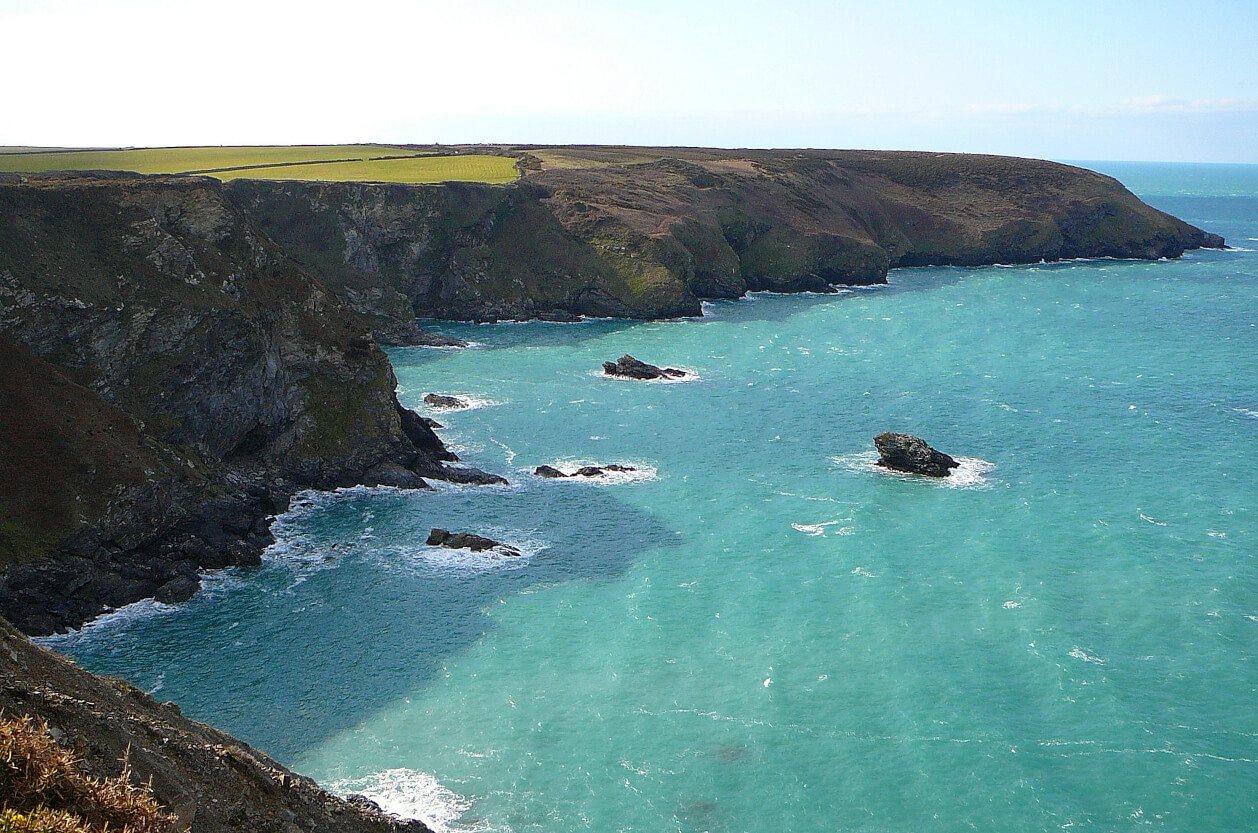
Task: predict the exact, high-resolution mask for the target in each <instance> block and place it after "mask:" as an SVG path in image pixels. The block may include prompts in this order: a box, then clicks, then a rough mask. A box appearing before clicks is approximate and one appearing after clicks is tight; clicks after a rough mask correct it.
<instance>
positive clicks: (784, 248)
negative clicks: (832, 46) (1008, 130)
mask: <svg viewBox="0 0 1258 833" xmlns="http://www.w3.org/2000/svg"><path fill="white" fill-rule="evenodd" d="M481 150H482V151H483V150H484V149H483V148H482V149H481ZM497 151H498V152H500V153H504V154H514V155H517V156H519V157H520V158H521V165H520V167H521V168H522V170H524V171H525V172H526V176H525V177H524V178H523V179H521V180H520V181H519V182H517V183H515V184H513V185H509V186H489V185H474V184H449V185H429V186H425V185H411V186H408V185H396V184H368V183H317V182H264V181H251V180H237V181H235V182H232V183H230V184H229V185H228V193H229V194H230V195H231V196H232V198H233V199H234V200H235V201H236V203H237V204H238V205H239V206H240V207H241V209H242V210H244V211H245V212H246V213H247V214H249V216H250V217H252V218H253V219H254V220H255V221H256V222H257V223H258V225H259V226H260V227H261V228H262V229H264V230H265V231H266V232H267V234H269V235H270V236H271V237H272V238H274V239H275V240H276V241H277V242H279V243H280V244H281V245H283V246H284V247H285V249H286V251H287V252H288V254H289V255H290V256H291V257H293V258H294V259H295V260H297V261H298V262H300V263H301V264H302V265H303V266H305V267H306V268H307V269H309V270H310V271H311V272H312V273H313V274H315V275H318V276H319V278H320V279H321V280H323V281H324V282H325V283H326V284H327V285H328V286H329V287H331V288H332V289H333V291H335V292H336V293H337V294H339V295H340V296H341V297H342V298H343V299H346V300H347V302H349V303H352V304H355V305H356V308H357V309H358V310H359V311H360V312H363V313H366V314H368V315H370V316H371V317H372V319H373V322H374V324H373V326H376V327H377V332H378V333H380V334H381V335H382V336H383V337H396V336H397V335H399V334H401V332H402V330H403V329H404V327H405V326H407V325H412V326H413V324H412V322H410V317H411V316H412V315H413V316H420V317H436V318H449V319H459V320H477V321H492V320H498V319H527V318H535V317H541V318H553V319H557V320H565V319H569V318H572V317H573V316H576V315H590V316H611V317H634V318H661V317H671V316H685V315H698V314H699V312H700V305H699V302H700V299H703V298H731V297H738V296H740V295H742V294H743V293H745V292H747V291H749V290H753V291H754V290H764V289H768V290H775V291H781V292H797V291H803V290H811V291H827V290H828V289H830V287H831V286H833V285H835V284H858V285H859V284H872V283H882V282H885V281H886V277H887V270H888V269H890V268H894V267H899V266H925V265H967V266H977V265H982V264H991V263H1030V262H1038V261H1040V260H1058V259H1062V258H1076V257H1121V258H1143V259H1157V258H1162V257H1178V256H1179V255H1181V254H1182V253H1183V252H1184V251H1185V250H1187V249H1192V248H1198V247H1203V246H1207V247H1208V246H1215V247H1217V246H1222V245H1223V240H1222V239H1221V238H1219V237H1217V236H1216V235H1212V234H1207V233H1206V232H1203V231H1202V230H1200V229H1197V228H1195V227H1193V226H1190V225H1188V224H1187V223H1184V222H1182V221H1180V220H1178V219H1176V218H1174V217H1171V216H1170V215H1167V214H1164V213H1163V212H1160V211H1157V210H1156V209H1153V208H1151V207H1150V206H1148V205H1145V204H1144V203H1142V202H1141V201H1140V200H1139V199H1137V198H1136V197H1135V196H1134V195H1133V194H1131V192H1129V191H1128V190H1127V189H1126V188H1124V187H1123V186H1122V185H1121V184H1120V183H1119V182H1118V181H1117V180H1114V179H1112V178H1110V177H1106V176H1103V175H1101V174H1097V173H1094V172H1092V171H1087V170H1084V169H1081V168H1075V167H1071V166H1068V165H1061V164H1057V163H1052V162H1042V161H1036V160H1028V159H1013V158H1007V157H995V156H976V155H965V154H927V153H909V152H873V151H732V150H708V149H693V148H606V147H566V148H543V147H533V146H527V147H501V148H497ZM403 299H405V301H407V302H409V309H408V308H406V307H405V305H404V304H403Z"/></svg>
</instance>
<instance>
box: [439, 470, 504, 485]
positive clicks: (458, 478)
mask: <svg viewBox="0 0 1258 833" xmlns="http://www.w3.org/2000/svg"><path fill="white" fill-rule="evenodd" d="M441 476H442V479H444V480H448V481H450V482H451V483H462V484H463V485H465V486H509V485H511V484H510V483H509V482H508V481H507V478H505V477H501V476H500V475H497V474H490V473H489V472H487V471H481V470H480V469H476V468H472V467H471V466H442V468H441Z"/></svg>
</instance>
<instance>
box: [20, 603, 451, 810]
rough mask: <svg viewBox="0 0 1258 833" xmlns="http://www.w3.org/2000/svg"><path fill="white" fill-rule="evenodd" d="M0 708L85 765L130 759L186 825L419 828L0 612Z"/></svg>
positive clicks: (109, 773)
mask: <svg viewBox="0 0 1258 833" xmlns="http://www.w3.org/2000/svg"><path fill="white" fill-rule="evenodd" d="M0 713H2V714H3V715H4V717H6V718H13V717H23V716H29V717H32V718H36V719H39V720H42V721H44V722H46V723H47V724H48V727H49V729H50V730H51V733H52V735H53V737H54V738H55V739H56V740H57V742H58V743H60V744H61V745H62V746H63V747H65V748H67V749H69V750H70V751H72V752H74V753H76V755H77V756H78V757H79V758H80V759H81V760H82V761H83V763H84V765H85V768H86V770H87V774H89V775H91V776H92V777H94V778H114V777H117V776H118V775H119V774H121V773H122V771H123V766H124V764H125V765H127V766H129V767H130V775H131V780H132V782H133V783H136V784H144V783H148V784H149V785H150V787H151V789H152V793H153V797H154V798H155V799H156V801H157V802H158V804H159V805H161V807H162V808H163V809H165V810H166V811H167V812H169V813H170V814H171V815H173V816H174V817H175V818H176V819H177V821H176V823H175V826H174V829H175V830H180V831H184V830H187V831H192V833H227V831H241V830H248V831H258V833H295V831H299V830H322V831H336V833H428V828H427V827H426V826H425V825H424V824H423V823H421V822H418V821H400V820H398V819H395V818H393V817H391V816H386V815H383V814H382V813H379V812H377V811H375V810H373V809H371V808H370V807H369V806H364V805H363V804H356V803H351V802H348V801H344V800H342V799H340V798H337V797H336V796H333V795H330V794H329V793H327V792H324V791H323V790H322V789H320V788H319V786H318V785H317V784H315V782H314V781H311V780H310V779H309V778H304V777H302V776H300V775H296V774H294V773H293V772H291V771H290V770H288V769H286V768H285V767H284V766H282V765H280V764H279V763H277V762H276V761H274V760H272V759H271V758H270V757H268V756H267V755H266V754H264V753H263V752H260V751H258V750H257V749H254V748H252V747H251V746H249V745H248V744H245V743H243V742H241V741H239V740H236V739H235V738H233V737H231V736H230V735H227V734H225V733H223V732H219V731H217V730H215V729H212V728H210V727H209V726H206V725H204V724H202V723H197V722H196V721H194V720H189V719H188V718H186V717H184V716H183V715H182V714H181V713H180V710H179V707H178V706H176V705H174V704H173V703H161V704H159V703H158V702H157V701H156V700H154V699H153V697H152V696H150V695H149V694H146V693H145V692H143V691H141V690H139V689H137V688H135V687H134V686H132V685H129V684H128V683H125V682H123V681H122V680H116V679H110V678H107V677H97V676H95V675H93V674H89V673H88V672H86V671H84V670H83V669H81V668H79V667H78V666H76V665H74V664H73V663H71V662H69V661H68V660H66V659H64V658H62V657H60V656H58V655H57V654H55V653H53V652H52V651H48V650H46V649H44V648H40V647H38V646H36V645H33V644H32V643H31V642H30V640H28V639H27V638H26V637H24V636H23V635H22V634H20V633H18V632H17V631H16V630H15V629H14V628H13V627H12V626H10V625H9V623H8V622H5V621H4V620H3V619H0Z"/></svg>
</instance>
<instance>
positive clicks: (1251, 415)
mask: <svg viewBox="0 0 1258 833" xmlns="http://www.w3.org/2000/svg"><path fill="white" fill-rule="evenodd" d="M1232 410H1233V411H1235V412H1236V413H1238V414H1243V415H1244V416H1247V417H1249V418H1250V419H1258V411H1253V410H1250V409H1249V408H1233V409H1232Z"/></svg>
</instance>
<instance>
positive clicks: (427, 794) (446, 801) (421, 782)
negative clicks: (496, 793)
mask: <svg viewBox="0 0 1258 833" xmlns="http://www.w3.org/2000/svg"><path fill="white" fill-rule="evenodd" d="M326 786H327V788H328V790H329V791H331V792H333V793H336V794H337V795H341V796H346V795H350V794H355V793H356V794H358V795H365V796H367V797H368V798H370V799H371V800H372V801H374V802H376V803H377V804H379V805H380V807H381V809H383V810H384V811H385V812H386V813H392V814H393V815H395V816H399V817H401V818H404V819H419V820H420V821H422V822H423V823H424V824H426V825H428V827H429V828H431V829H432V831H433V833H481V831H485V833H487V832H488V831H489V829H490V828H489V827H488V826H487V825H486V824H485V823H484V822H479V823H477V824H474V825H471V826H467V825H463V824H460V823H459V820H460V819H461V818H462V817H463V815H464V814H465V813H467V811H468V810H470V809H471V807H472V804H471V802H470V801H468V800H467V799H466V798H464V797H463V796H461V795H459V794H458V793H455V792H454V791H452V790H449V789H447V788H446V787H443V786H442V785H441V783H440V782H439V781H437V779H436V778H434V777H432V776H431V775H429V774H428V773H426V772H419V771H418V770H414V769H404V768H399V769H387V770H385V771H384V772H377V773H375V774H373V775H368V776H365V777H363V778H344V779H341V780H339V781H333V782H331V783H329V784H327V785H326Z"/></svg>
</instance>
